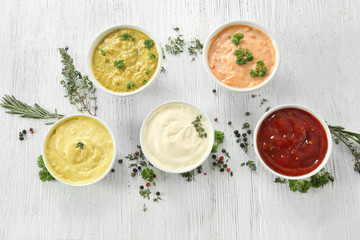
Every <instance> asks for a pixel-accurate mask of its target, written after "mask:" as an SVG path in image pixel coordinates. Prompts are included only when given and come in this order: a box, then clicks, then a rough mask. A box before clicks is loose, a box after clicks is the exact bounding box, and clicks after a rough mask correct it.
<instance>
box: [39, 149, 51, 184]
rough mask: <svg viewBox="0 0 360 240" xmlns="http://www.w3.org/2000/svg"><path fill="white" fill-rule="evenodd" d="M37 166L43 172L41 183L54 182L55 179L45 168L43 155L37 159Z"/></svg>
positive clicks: (40, 173)
mask: <svg viewBox="0 0 360 240" xmlns="http://www.w3.org/2000/svg"><path fill="white" fill-rule="evenodd" d="M37 164H38V166H39V168H41V170H40V171H39V178H40V180H41V181H43V182H46V181H53V180H55V178H54V177H53V176H52V175H51V174H50V173H49V171H48V170H47V169H46V167H45V163H44V159H43V156H42V155H39V157H38V159H37Z"/></svg>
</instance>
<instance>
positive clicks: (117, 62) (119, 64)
mask: <svg viewBox="0 0 360 240" xmlns="http://www.w3.org/2000/svg"><path fill="white" fill-rule="evenodd" d="M124 62H125V61H124V60H122V59H120V60H115V61H114V66H115V67H116V68H117V69H120V68H123V67H124V66H125V63H124Z"/></svg>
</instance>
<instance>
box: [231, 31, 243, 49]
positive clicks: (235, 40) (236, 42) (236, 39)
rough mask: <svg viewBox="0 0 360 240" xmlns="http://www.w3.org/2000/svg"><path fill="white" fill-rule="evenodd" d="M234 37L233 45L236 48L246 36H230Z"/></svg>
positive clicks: (240, 34) (237, 34)
mask: <svg viewBox="0 0 360 240" xmlns="http://www.w3.org/2000/svg"><path fill="white" fill-rule="evenodd" d="M231 37H233V39H232V43H233V44H234V45H236V46H238V45H239V44H240V40H241V39H243V38H244V34H242V33H235V34H234V35H232V36H231V35H230V36H229V38H231Z"/></svg>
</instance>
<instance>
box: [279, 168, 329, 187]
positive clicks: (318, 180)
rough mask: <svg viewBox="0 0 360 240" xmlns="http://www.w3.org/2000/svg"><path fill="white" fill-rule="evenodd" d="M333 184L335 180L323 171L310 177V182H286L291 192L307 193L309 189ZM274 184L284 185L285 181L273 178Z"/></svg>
mask: <svg viewBox="0 0 360 240" xmlns="http://www.w3.org/2000/svg"><path fill="white" fill-rule="evenodd" d="M329 181H330V182H334V181H335V178H334V177H333V176H332V175H331V174H330V173H329V172H327V171H325V169H324V168H323V169H321V171H320V172H318V173H317V174H315V175H313V176H311V177H310V180H288V182H289V188H290V190H291V191H293V192H297V191H299V192H301V193H307V191H308V190H309V189H310V188H319V187H323V186H325V185H326V184H327V183H329ZM274 182H275V183H286V179H281V178H280V177H277V178H275V180H274Z"/></svg>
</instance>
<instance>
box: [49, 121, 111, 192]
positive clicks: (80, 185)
mask: <svg viewBox="0 0 360 240" xmlns="http://www.w3.org/2000/svg"><path fill="white" fill-rule="evenodd" d="M73 117H90V118H92V119H95V120H97V121H99V122H100V123H102V124H103V125H104V126H105V128H106V129H107V130H108V132H109V133H110V136H111V138H112V141H113V145H114V156H113V159H112V160H111V163H110V165H109V168H108V169H107V170H106V171H105V172H104V173H103V174H102V175H101V176H100V177H99V178H98V179H96V180H95V181H93V182H90V183H85V184H72V183H68V182H66V181H64V180H62V179H60V178H58V177H57V176H55V174H54V173H53V172H52V171H51V170H50V168H49V167H48V165H47V162H46V155H45V144H46V139H47V137H48V136H49V134H50V133H51V132H52V131H53V129H55V128H56V127H57V126H58V125H59V124H60V123H62V122H63V121H65V120H66V119H69V118H73ZM42 155H43V160H44V164H45V167H46V169H47V170H48V171H49V173H50V174H51V176H53V177H54V178H55V179H56V180H57V181H59V182H61V183H64V184H66V185H69V186H74V187H84V186H89V185H92V184H95V183H97V182H99V181H100V180H102V179H103V178H105V176H106V175H107V174H108V173H109V172H110V171H111V169H112V167H113V165H114V162H115V159H116V141H115V137H114V134H113V133H112V131H111V129H110V127H109V126H108V125H107V124H106V123H105V122H104V121H103V120H101V119H100V118H98V117H96V116H93V115H90V114H71V115H68V116H66V117H63V118H61V119H59V120H57V121H56V122H55V123H54V125H52V126H51V128H50V129H49V130H48V131H47V132H46V134H45V135H44V138H43V148H42Z"/></svg>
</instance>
